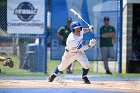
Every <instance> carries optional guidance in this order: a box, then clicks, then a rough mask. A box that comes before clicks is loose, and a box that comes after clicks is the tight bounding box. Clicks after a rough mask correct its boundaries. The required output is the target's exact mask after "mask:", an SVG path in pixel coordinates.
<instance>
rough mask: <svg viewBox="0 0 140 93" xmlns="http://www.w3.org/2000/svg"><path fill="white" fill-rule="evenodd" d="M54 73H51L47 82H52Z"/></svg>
mask: <svg viewBox="0 0 140 93" xmlns="http://www.w3.org/2000/svg"><path fill="white" fill-rule="evenodd" d="M55 77H56V75H54V74H52V75H51V76H50V77H49V79H48V82H52V81H53V80H54V79H55Z"/></svg>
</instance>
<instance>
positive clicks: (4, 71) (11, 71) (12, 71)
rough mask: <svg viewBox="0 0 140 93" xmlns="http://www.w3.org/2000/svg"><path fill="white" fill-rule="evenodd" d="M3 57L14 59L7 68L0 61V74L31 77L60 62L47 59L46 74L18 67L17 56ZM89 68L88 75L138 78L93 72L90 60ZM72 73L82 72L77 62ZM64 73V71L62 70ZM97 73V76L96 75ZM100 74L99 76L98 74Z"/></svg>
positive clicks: (132, 75)
mask: <svg viewBox="0 0 140 93" xmlns="http://www.w3.org/2000/svg"><path fill="white" fill-rule="evenodd" d="M2 56H5V57H11V58H12V59H13V61H14V67H13V68H9V67H4V66H2V63H1V64H0V68H1V70H2V73H1V74H0V76H33V77H46V76H49V75H50V74H51V73H53V71H54V69H55V67H56V66H58V65H59V64H60V61H58V60H50V59H48V63H47V72H48V74H47V75H46V74H43V73H33V72H30V71H27V70H24V69H19V57H18V56H13V55H12V56H6V55H2ZM90 66H91V67H90V70H89V75H95V76H93V77H98V78H105V77H106V78H108V77H111V78H114V77H115V78H140V74H113V75H105V74H102V73H95V72H94V63H93V62H90ZM73 69H74V71H73V72H74V73H73V74H75V75H77V74H78V75H81V74H82V67H81V65H80V64H79V62H75V63H74V68H73ZM64 73H65V71H64ZM96 75H97V76H96ZM100 75H101V76H100Z"/></svg>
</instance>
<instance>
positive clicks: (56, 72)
mask: <svg viewBox="0 0 140 93" xmlns="http://www.w3.org/2000/svg"><path fill="white" fill-rule="evenodd" d="M58 73H59V70H58V67H56V68H55V70H54V74H55V75H57V74H58Z"/></svg>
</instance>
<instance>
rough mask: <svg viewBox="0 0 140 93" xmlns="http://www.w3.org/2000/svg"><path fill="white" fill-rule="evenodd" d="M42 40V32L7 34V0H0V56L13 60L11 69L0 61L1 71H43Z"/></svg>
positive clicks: (43, 49)
mask: <svg viewBox="0 0 140 93" xmlns="http://www.w3.org/2000/svg"><path fill="white" fill-rule="evenodd" d="M21 29H22V28H21ZM44 40H45V38H44V34H9V33H8V32H7V0H0V56H3V57H6V58H12V60H13V61H14V67H13V68H12V69H10V68H8V67H4V66H3V65H2V62H1V64H0V69H1V71H2V73H11V72H13V73H20V74H23V73H32V72H44V70H45V69H44V61H45V57H44V56H45V52H44V51H45V45H44Z"/></svg>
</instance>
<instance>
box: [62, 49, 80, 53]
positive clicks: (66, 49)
mask: <svg viewBox="0 0 140 93" xmlns="http://www.w3.org/2000/svg"><path fill="white" fill-rule="evenodd" d="M65 50H66V51H67V52H70V51H69V50H68V49H65ZM71 53H77V52H71Z"/></svg>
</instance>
